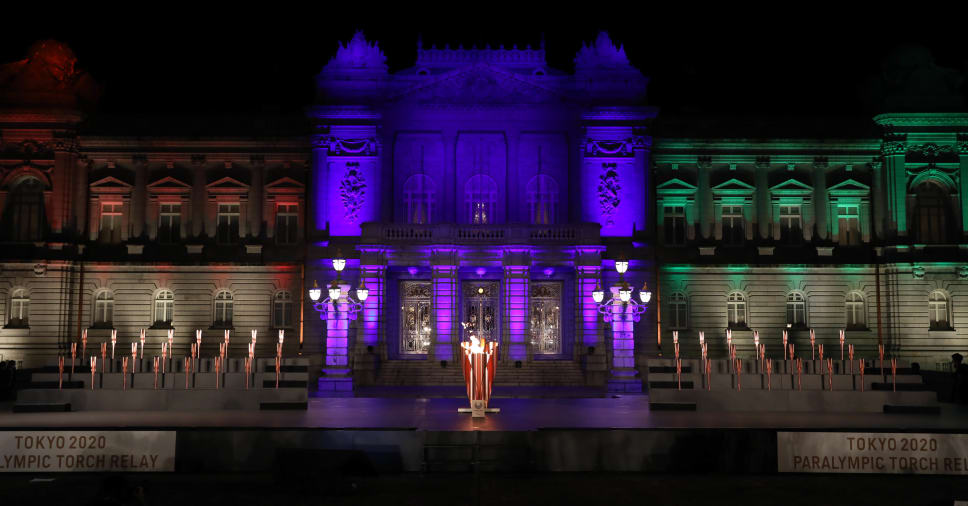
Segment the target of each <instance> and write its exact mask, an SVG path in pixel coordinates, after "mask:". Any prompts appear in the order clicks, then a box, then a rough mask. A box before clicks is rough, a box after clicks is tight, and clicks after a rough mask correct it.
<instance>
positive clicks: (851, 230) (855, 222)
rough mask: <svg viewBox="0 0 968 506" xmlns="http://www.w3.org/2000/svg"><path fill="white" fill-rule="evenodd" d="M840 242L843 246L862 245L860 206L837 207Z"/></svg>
mask: <svg viewBox="0 0 968 506" xmlns="http://www.w3.org/2000/svg"><path fill="white" fill-rule="evenodd" d="M837 229H838V231H839V235H838V242H839V243H840V244H842V245H847V246H856V245H858V244H860V212H859V210H858V206H839V207H837Z"/></svg>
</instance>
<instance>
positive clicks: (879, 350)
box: [877, 344, 884, 377]
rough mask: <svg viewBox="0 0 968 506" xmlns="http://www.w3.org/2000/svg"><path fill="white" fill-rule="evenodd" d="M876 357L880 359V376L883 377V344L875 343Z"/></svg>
mask: <svg viewBox="0 0 968 506" xmlns="http://www.w3.org/2000/svg"><path fill="white" fill-rule="evenodd" d="M877 357H878V358H879V359H880V361H881V377H884V345H883V344H878V345H877Z"/></svg>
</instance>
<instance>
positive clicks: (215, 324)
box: [212, 289, 235, 329]
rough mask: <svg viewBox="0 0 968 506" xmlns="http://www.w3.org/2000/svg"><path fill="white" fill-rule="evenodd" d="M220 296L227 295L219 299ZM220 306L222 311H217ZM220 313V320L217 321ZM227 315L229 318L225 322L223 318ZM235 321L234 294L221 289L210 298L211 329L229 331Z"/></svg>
mask: <svg viewBox="0 0 968 506" xmlns="http://www.w3.org/2000/svg"><path fill="white" fill-rule="evenodd" d="M222 295H227V296H228V297H226V298H221V296H222ZM220 304H221V305H222V309H221V310H219V305H220ZM219 313H221V316H222V317H223V318H222V319H218V318H217V316H219ZM226 314H228V316H229V318H228V319H227V320H226V319H224V316H225V315H226ZM234 321H235V294H234V293H232V291H231V290H228V289H222V290H219V291H218V292H216V293H215V296H214V297H212V328H223V329H230V328H233V325H234Z"/></svg>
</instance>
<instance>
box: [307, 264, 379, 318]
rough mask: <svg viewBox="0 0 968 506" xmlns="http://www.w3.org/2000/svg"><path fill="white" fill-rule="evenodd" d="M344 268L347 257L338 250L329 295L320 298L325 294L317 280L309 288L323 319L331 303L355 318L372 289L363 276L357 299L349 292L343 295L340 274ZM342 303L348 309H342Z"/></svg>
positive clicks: (357, 290) (314, 305)
mask: <svg viewBox="0 0 968 506" xmlns="http://www.w3.org/2000/svg"><path fill="white" fill-rule="evenodd" d="M344 268H346V259H345V258H340V257H339V252H337V258H334V259H333V269H334V270H335V271H336V279H334V280H333V282H332V283H330V285H329V287H328V288H327V295H328V297H327V298H325V299H323V300H319V298H320V297H322V295H323V291H322V289H320V288H319V285H318V284H317V283H316V281H315V280H314V281H313V287H312V288H310V289H309V298H310V299H311V300H312V301H313V309H315V310H316V312H317V313H319V319H321V320H325V319H326V315H327V313H328V312H329V305H330V304H332V305H333V306H334V307H335V309H336V311H346V312H347V313H349V317H350V318H351V319H355V318H356V313H358V312H360V311H361V310H362V309H363V302H365V301H366V298H367V297H369V295H370V291H369V290H368V289H367V288H366V283H365V282H364V280H363V279H362V277H361V278H360V286H359V288H357V289H356V299H354V298H353V297H350V296H349V294H347V295H346V296H345V297H343V296H342V295H343V288H342V286H340V283H341V279H340V274H341V273H342V272H343V269H344ZM357 299H358V300H357ZM341 304H346V309H341V308H340V307H339V306H340V305H341Z"/></svg>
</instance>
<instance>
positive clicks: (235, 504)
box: [0, 470, 968, 506]
mask: <svg viewBox="0 0 968 506" xmlns="http://www.w3.org/2000/svg"><path fill="white" fill-rule="evenodd" d="M37 478H38V477H36V476H26V475H3V476H0V497H2V498H3V504H10V505H18V506H19V505H24V506H30V505H49V504H61V505H73V504H77V505H86V504H146V505H152V506H161V505H167V504H177V505H180V506H187V505H193V504H202V505H211V506H218V505H232V506H242V505H249V504H258V505H285V506H296V505H303V504H306V505H309V504H312V505H321V504H325V505H344V504H345V505H350V504H366V505H392V506H406V505H420V506H434V505H447V506H463V505H478V504H482V505H492V506H494V505H512V506H513V505H528V506H533V505H535V504H545V505H555V506H559V505H570V504H579V505H584V506H597V505H610V504H636V505H650V504H676V505H712V504H742V505H743V506H758V505H764V506H765V505H769V506H777V505H783V506H794V505H801V504H803V505H810V506H818V505H824V506H826V505H841V504H842V505H850V506H859V505H868V504H869V505H878V506H885V505H895V504H898V505H905V506H917V505H932V506H933V505H951V504H953V501H954V500H955V499H968V480H966V479H965V478H963V477H946V476H895V477H885V476H867V475H864V476H856V475H855V476H845V475H761V476H728V475H726V476H724V475H716V476H709V475H642V474H618V475H615V474H613V475H608V474H535V475H495V474H481V475H474V474H448V475H442V474H436V475H417V474H413V475H392V476H378V477H333V476H328V477H327V476H313V475H312V473H311V472H310V471H308V470H307V473H306V475H305V476H289V477H280V476H272V475H262V474H259V475H203V476H195V475H186V474H172V475H150V476H146V475H141V476H138V475H127V476H123V477H117V476H116V477H114V478H111V480H113V481H110V482H109V481H107V480H106V479H105V478H104V477H100V476H94V475H72V476H58V477H57V478H56V479H55V480H54V481H34V482H31V480H32V479H33V480H36V479H37ZM40 478H43V477H40ZM306 478H311V479H306ZM119 480H120V481H119ZM139 488H140V490H141V492H140V493H139V492H137V490H138V489H139ZM110 496H115V497H122V499H121V500H116V501H112V502H109V501H105V500H103V499H104V498H106V497H110ZM139 496H140V497H141V498H142V499H139ZM99 498H100V499H101V500H99Z"/></svg>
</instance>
